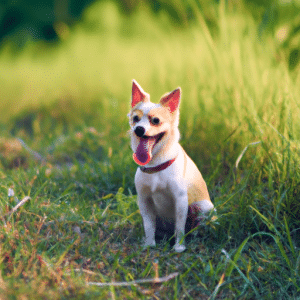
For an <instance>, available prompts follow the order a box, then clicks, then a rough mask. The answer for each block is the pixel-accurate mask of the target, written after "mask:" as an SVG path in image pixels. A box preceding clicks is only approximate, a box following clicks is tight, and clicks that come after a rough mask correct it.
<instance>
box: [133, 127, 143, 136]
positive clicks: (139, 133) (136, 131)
mask: <svg viewBox="0 0 300 300" xmlns="http://www.w3.org/2000/svg"><path fill="white" fill-rule="evenodd" d="M134 132H135V134H136V135H137V136H138V137H142V136H143V135H144V134H145V128H144V127H142V126H138V127H137V128H136V129H135V131H134Z"/></svg>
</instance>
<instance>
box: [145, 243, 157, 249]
mask: <svg viewBox="0 0 300 300" xmlns="http://www.w3.org/2000/svg"><path fill="white" fill-rule="evenodd" d="M155 246H156V243H155V241H146V242H145V243H144V245H143V249H147V248H148V247H155Z"/></svg>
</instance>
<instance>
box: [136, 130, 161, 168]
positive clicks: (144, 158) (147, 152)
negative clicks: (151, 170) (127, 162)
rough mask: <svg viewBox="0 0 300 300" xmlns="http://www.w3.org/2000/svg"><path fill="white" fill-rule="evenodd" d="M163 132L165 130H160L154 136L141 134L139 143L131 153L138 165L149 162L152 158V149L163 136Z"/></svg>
mask: <svg viewBox="0 0 300 300" xmlns="http://www.w3.org/2000/svg"><path fill="white" fill-rule="evenodd" d="M164 134H165V132H162V133H159V134H157V135H154V136H143V137H140V138H139V139H140V142H139V145H138V147H137V148H136V151H135V153H133V159H134V161H135V162H136V163H137V164H138V165H140V166H144V165H146V164H148V163H149V162H150V160H151V159H152V149H153V148H154V146H155V145H156V144H157V143H158V142H159V141H160V140H161V139H162V138H163V136H164Z"/></svg>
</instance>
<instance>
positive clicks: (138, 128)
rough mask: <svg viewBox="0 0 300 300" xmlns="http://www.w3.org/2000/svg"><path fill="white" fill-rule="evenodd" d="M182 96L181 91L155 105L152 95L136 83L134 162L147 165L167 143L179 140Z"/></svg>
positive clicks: (131, 120)
mask: <svg viewBox="0 0 300 300" xmlns="http://www.w3.org/2000/svg"><path fill="white" fill-rule="evenodd" d="M180 96H181V90H180V88H177V89H175V90H174V91H172V92H170V93H167V94H165V95H164V96H163V97H162V98H161V99H160V102H159V103H157V104H155V103H152V102H150V95H149V94H147V93H145V92H144V91H143V89H142V88H141V87H140V86H139V84H138V83H137V82H136V81H135V80H133V82H132V98H131V111H130V113H129V123H130V127H131V148H132V150H133V152H134V153H133V159H134V161H135V162H136V163H137V164H139V165H141V166H144V165H147V164H148V163H149V162H150V161H151V159H152V157H153V156H154V155H156V154H157V153H159V152H160V151H163V149H164V148H166V145H167V144H168V142H170V141H172V140H174V139H177V140H178V138H179V132H178V119H179V102H180Z"/></svg>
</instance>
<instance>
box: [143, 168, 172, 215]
mask: <svg viewBox="0 0 300 300" xmlns="http://www.w3.org/2000/svg"><path fill="white" fill-rule="evenodd" d="M143 175H144V174H143ZM143 177H144V180H142V181H140V184H142V185H143V188H142V190H143V191H144V193H146V194H147V198H149V199H151V200H152V203H153V205H154V207H155V211H156V212H157V213H158V214H159V215H160V216H162V217H166V218H172V219H173V218H174V209H175V201H174V195H173V194H172V193H171V190H170V184H169V178H168V176H167V175H166V174H164V173H163V172H159V173H156V174H145V175H144V176H143Z"/></svg>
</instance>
